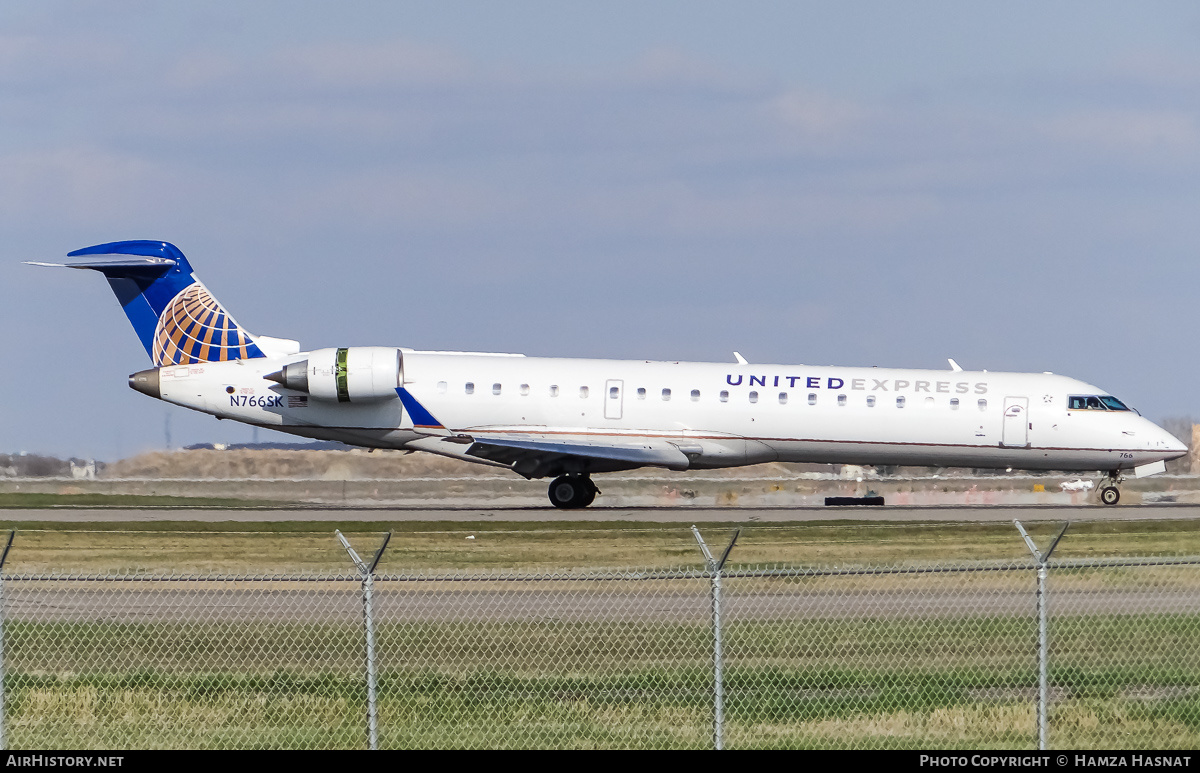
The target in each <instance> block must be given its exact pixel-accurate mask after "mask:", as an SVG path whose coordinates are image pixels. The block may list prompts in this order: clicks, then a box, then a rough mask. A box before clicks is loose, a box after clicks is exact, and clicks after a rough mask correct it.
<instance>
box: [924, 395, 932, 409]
mask: <svg viewBox="0 0 1200 773" xmlns="http://www.w3.org/2000/svg"><path fill="white" fill-rule="evenodd" d="M932 405H933V398H932V397H926V398H925V407H926V408H929V407H931V406H932Z"/></svg>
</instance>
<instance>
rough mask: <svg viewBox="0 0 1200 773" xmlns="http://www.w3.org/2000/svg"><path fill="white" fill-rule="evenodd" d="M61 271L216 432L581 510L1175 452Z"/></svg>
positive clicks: (861, 394) (944, 409)
mask: <svg viewBox="0 0 1200 773" xmlns="http://www.w3.org/2000/svg"><path fill="white" fill-rule="evenodd" d="M68 257H70V258H74V259H75V260H73V261H71V262H67V263H39V264H35V265H55V266H66V267H70V268H81V269H91V270H94V271H99V272H100V273H102V274H104V276H105V277H107V279H108V282H109V285H111V287H112V289H113V290H114V291H115V292H116V295H117V298H118V300H120V302H121V306H122V307H123V308H124V309H125V313H126V315H127V316H128V317H129V321H130V322H132V323H133V327H134V330H135V331H137V334H138V337H139V338H140V339H141V341H142V345H143V346H145V347H146V353H147V354H149V355H150V359H151V361H152V362H153V364H154V367H153V368H150V369H148V370H143V371H139V372H137V373H134V374H133V375H132V376H130V377H129V385H130V386H131V387H133V388H134V389H136V390H137V391H139V392H142V393H144V394H147V395H150V396H151V397H156V398H158V399H160V400H165V401H167V402H169V403H174V404H175V405H182V406H184V407H185V408H191V409H193V410H197V411H202V412H204V413H209V414H212V415H214V416H216V417H218V418H222V419H234V420H236V421H241V422H244V423H246V424H252V425H255V426H260V427H267V428H270V429H275V430H279V431H281V432H288V433H291V434H294V435H300V436H303V437H310V438H319V439H325V440H340V441H342V442H345V443H349V444H352V445H357V446H365V447H370V448H397V449H407V450H417V451H428V452H431V453H435V454H441V455H443V456H448V457H453V458H455V459H463V460H466V461H470V462H478V463H481V464H490V465H494V466H500V467H507V468H508V469H510V470H512V471H513V472H515V473H517V474H518V475H522V476H524V477H526V478H529V479H532V478H552V479H553V480H552V482H551V483H550V490H549V496H550V501H551V503H553V504H554V506H555V507H560V508H579V507H587V506H588V505H590V504H591V503H592V501H593V500H594V499H595V497H596V494H597V493H598V489H597V487H596V485H595V484H594V483H593V482H592V477H591V476H592V475H594V474H597V473H605V472H613V471H616V470H630V469H635V468H638V467H660V468H666V469H668V470H690V469H711V468H716V467H737V466H740V465H749V464H758V463H760V462H772V461H781V462H818V463H837V464H861V465H929V466H953V467H996V468H1013V469H1022V470H1073V471H1092V470H1100V471H1103V472H1106V473H1107V476H1106V479H1105V481H1104V483H1103V485H1102V486H1101V487H1100V490H1099V496H1100V501H1102V502H1104V503H1105V504H1110V505H1111V504H1116V503H1117V501H1118V500H1119V499H1120V492H1119V490H1118V488H1117V486H1118V484H1119V483H1120V482H1121V480H1122V477H1123V475H1124V474H1125V473H1126V472H1128V471H1132V472H1133V473H1134V474H1135V475H1138V476H1139V477H1140V476H1142V475H1148V474H1153V473H1155V472H1162V471H1163V470H1164V463H1165V461H1166V460H1168V459H1174V458H1175V457H1178V456H1181V455H1183V454H1184V453H1185V452H1186V450H1187V449H1186V447H1185V446H1184V445H1183V444H1182V443H1180V442H1179V441H1178V440H1176V439H1175V438H1174V437H1172V436H1171V435H1169V434H1168V433H1167V432H1166V431H1164V430H1163V429H1161V428H1159V427H1158V426H1156V425H1154V424H1153V423H1151V422H1149V421H1147V420H1146V419H1144V418H1142V417H1141V416H1140V415H1139V414H1138V413H1136V412H1135V411H1132V410H1130V409H1129V408H1128V407H1126V405H1125V404H1124V403H1123V402H1121V401H1120V400H1118V399H1117V398H1116V397H1113V396H1112V395H1110V394H1108V393H1107V392H1105V390H1103V389H1100V388H1098V387H1094V386H1091V385H1089V384H1085V383H1083V382H1081V381H1076V380H1075V379H1072V378H1067V377H1066V376H1058V375H1054V374H1052V373H989V372H987V371H981V372H972V371H965V370H962V369H961V368H959V367H958V366H957V365H956V364H955V363H954V361H953V360H951V361H950V365H951V369H950V370H948V371H935V370H896V369H885V368H846V367H816V366H811V365H759V364H749V363H747V362H746V361H745V360H744V359H743V358H742V357H741V356H740V355H738V356H737V363H736V364H730V365H725V364H717V363H698V362H650V361H641V360H584V359H549V358H536V357H525V356H522V355H518V354H479V353H470V352H436V351H418V350H413V349H408V348H404V347H378V346H358V347H354V346H351V347H338V348H328V349H317V350H314V351H309V352H302V351H300V345H299V344H298V343H297V342H296V341H291V340H287V339H281V338H271V337H268V336H260V335H252V334H251V333H249V332H247V331H246V330H245V329H244V328H242V327H241V326H239V325H238V324H237V323H236V322H235V321H234V320H233V317H231V316H230V315H229V314H228V313H227V312H226V311H225V309H224V308H223V307H222V306H221V304H219V303H218V302H217V300H216V299H215V298H214V297H213V296H212V294H210V293H209V291H208V289H207V288H206V287H205V286H204V285H203V284H201V283H200V282H199V281H198V280H197V279H196V277H195V275H194V274H193V273H192V267H191V265H189V263H188V261H187V259H186V258H185V257H184V256H183V253H181V252H180V251H179V250H178V249H177V248H176V247H175V246H174V245H172V244H168V243H167V242H159V241H124V242H114V243H111V244H99V245H96V246H94V247H86V248H84V249H81V250H76V251H75V252H72V253H70V254H69V255H68Z"/></svg>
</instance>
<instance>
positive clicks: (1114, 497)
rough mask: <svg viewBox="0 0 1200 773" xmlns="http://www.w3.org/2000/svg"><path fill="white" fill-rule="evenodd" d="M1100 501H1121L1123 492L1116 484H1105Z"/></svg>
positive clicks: (1111, 502) (1105, 502)
mask: <svg viewBox="0 0 1200 773" xmlns="http://www.w3.org/2000/svg"><path fill="white" fill-rule="evenodd" d="M1100 501H1101V503H1103V504H1106V505H1115V504H1116V503H1117V502H1120V501H1121V492H1120V491H1118V490H1117V487H1116V486H1105V487H1103V488H1101V489H1100Z"/></svg>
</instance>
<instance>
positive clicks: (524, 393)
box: [521, 384, 529, 395]
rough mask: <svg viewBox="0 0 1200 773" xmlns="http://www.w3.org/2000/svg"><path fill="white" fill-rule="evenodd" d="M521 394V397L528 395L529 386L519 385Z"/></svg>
mask: <svg viewBox="0 0 1200 773" xmlns="http://www.w3.org/2000/svg"><path fill="white" fill-rule="evenodd" d="M521 394H523V395H527V394H529V385H528V384H522V385H521Z"/></svg>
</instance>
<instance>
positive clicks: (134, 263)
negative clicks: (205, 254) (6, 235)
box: [26, 257, 175, 274]
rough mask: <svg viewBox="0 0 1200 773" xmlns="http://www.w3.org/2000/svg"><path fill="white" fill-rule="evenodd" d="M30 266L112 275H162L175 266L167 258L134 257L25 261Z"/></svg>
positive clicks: (173, 262)
mask: <svg viewBox="0 0 1200 773" xmlns="http://www.w3.org/2000/svg"><path fill="white" fill-rule="evenodd" d="M26 263H28V264H29V265H31V266H51V267H54V268H90V269H92V270H94V271H103V272H105V273H112V274H130V273H162V272H163V271H166V270H167V269H169V268H171V267H172V266H174V265H175V261H173V260H170V259H169V258H152V257H144V258H135V257H120V258H113V259H111V260H81V261H72V262H71V263H42V262H39V261H33V260H30V261H26Z"/></svg>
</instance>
